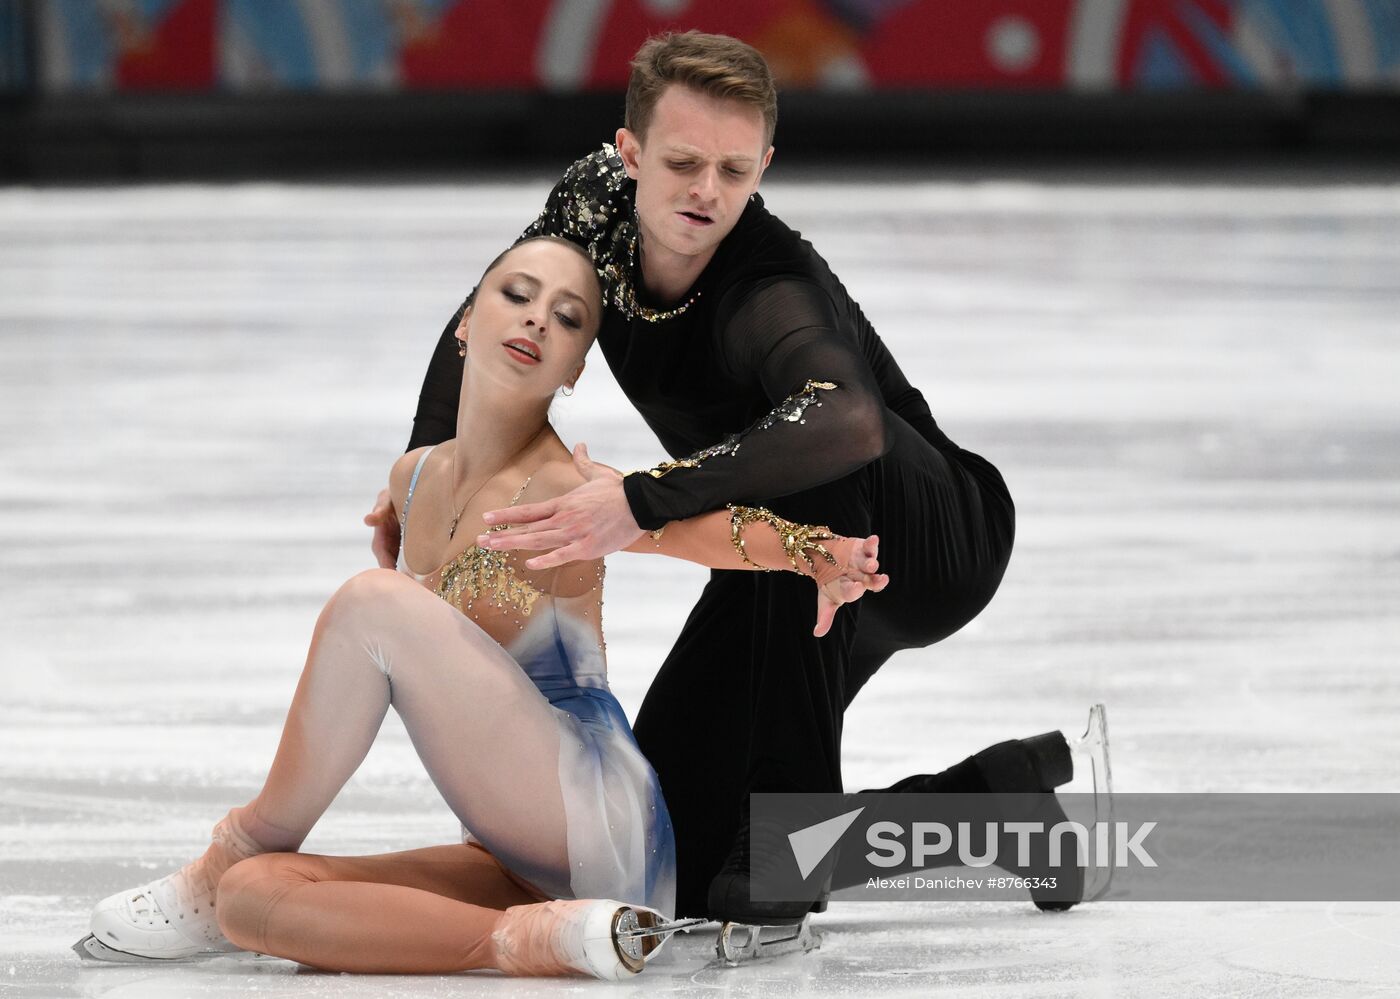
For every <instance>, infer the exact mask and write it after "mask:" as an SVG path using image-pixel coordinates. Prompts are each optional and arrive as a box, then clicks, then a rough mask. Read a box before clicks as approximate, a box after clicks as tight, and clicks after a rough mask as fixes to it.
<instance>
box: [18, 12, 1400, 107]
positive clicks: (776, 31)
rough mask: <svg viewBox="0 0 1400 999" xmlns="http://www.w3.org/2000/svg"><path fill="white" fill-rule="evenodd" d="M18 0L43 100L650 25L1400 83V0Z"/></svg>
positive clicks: (836, 50)
mask: <svg viewBox="0 0 1400 999" xmlns="http://www.w3.org/2000/svg"><path fill="white" fill-rule="evenodd" d="M0 3H3V4H4V6H5V7H8V8H9V15H8V16H7V17H4V18H3V20H4V21H6V22H9V23H8V26H7V27H5V28H0V44H3V46H4V48H3V51H4V52H5V53H6V55H5V57H4V58H5V59H6V63H7V65H5V66H4V68H3V70H0V78H4V79H6V80H8V81H11V83H13V81H16V80H18V79H21V78H23V77H24V75H25V73H26V68H25V66H24V64H23V59H22V53H21V52H20V50H19V49H18V48H17V47H16V46H15V45H14V44H13V39H14V35H15V26H14V23H13V22H14V21H15V19H16V12H17V11H18V10H20V9H21V8H24V9H27V10H28V11H30V16H31V17H32V19H33V25H32V30H33V38H34V46H35V51H36V54H37V59H36V60H35V65H34V67H33V80H34V83H35V84H36V85H37V86H38V87H39V89H41V90H42V91H43V92H45V93H67V92H73V91H85V90H86V91H91V90H98V91H139V90H152V89H159V90H178V91H204V92H207V91H211V90H221V91H226V92H228V91H232V92H257V91H266V90H268V89H295V90H320V91H336V90H344V89H346V88H354V89H373V90H423V89H430V90H438V89H443V88H452V89H461V88H489V89H512V90H519V89H524V90H532V89H538V88H545V89H550V90H580V89H582V90H596V89H616V88H618V87H620V86H622V85H623V84H624V83H625V82H626V73H627V59H628V57H629V56H630V55H631V53H632V52H633V51H634V50H635V49H636V47H637V45H638V44H639V43H640V42H641V41H642V40H643V39H644V38H646V37H647V36H648V35H650V34H655V33H657V32H661V31H668V30H684V29H686V28H699V29H701V30H705V31H717V32H724V33H726V34H731V35H735V36H737V37H739V38H743V39H744V40H746V41H748V42H750V43H751V44H753V45H755V46H756V47H758V48H759V49H760V50H762V51H763V52H764V54H765V55H766V56H767V57H768V58H769V60H770V61H771V63H772V65H773V67H774V69H775V71H776V73H777V75H778V77H779V79H780V81H781V83H782V84H783V85H784V86H787V87H799V88H835V89H842V90H851V89H856V90H864V89H882V88H892V87H893V88H907V87H921V88H922V87H932V88H940V89H946V88H954V89H966V88H978V89H985V88H997V89H1002V88H1014V89H1025V90H1081V89H1103V88H1109V89H1116V90H1137V89H1162V88H1168V89H1173V88H1183V87H1187V88H1189V87H1212V88H1222V87H1223V88H1246V89H1253V88H1279V87H1296V86H1299V85H1305V86H1308V87H1325V88H1343V89H1356V88H1365V89H1371V88H1388V89H1396V88H1400V6H1398V5H1397V3H1396V2H1395V0H824V2H823V0H773V2H767V3H764V2H748V3H738V2H734V0H613V2H607V0H300V2H298V0H42V2H39V3H33V4H21V3H20V2H19V0H0ZM16 58H19V59H20V64H19V65H18V66H16V65H14V64H13V62H14V60H15V59H16Z"/></svg>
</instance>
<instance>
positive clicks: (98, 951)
mask: <svg viewBox="0 0 1400 999" xmlns="http://www.w3.org/2000/svg"><path fill="white" fill-rule="evenodd" d="M73 953H75V954H77V955H78V956H79V957H80V958H82V959H83V960H84V961H100V962H102V963H104V964H185V963H188V962H190V961H194V960H198V959H199V958H209V957H218V956H219V955H217V954H200V955H197V956H196V957H142V956H141V955H140V954H128V953H127V952H126V951H124V950H117V949H116V948H115V947H108V946H107V945H106V944H105V943H103V942H102V941H101V940H99V939H97V938H96V937H95V936H93V935H92V934H91V933H89V934H88V935H87V936H85V937H83V938H82V939H81V940H79V941H78V942H77V943H75V944H74V945H73Z"/></svg>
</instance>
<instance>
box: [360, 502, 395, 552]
mask: <svg viewBox="0 0 1400 999" xmlns="http://www.w3.org/2000/svg"><path fill="white" fill-rule="evenodd" d="M365 525H366V526H368V527H372V528H374V540H373V541H372V542H370V546H369V549H370V551H372V552H374V558H375V561H377V562H378V563H379V567H380V568H381V569H392V568H394V567H395V566H397V565H398V564H399V515H398V514H397V513H395V512H394V501H393V500H391V499H390V498H389V490H387V489H381V490H379V496H378V498H376V499H375V501H374V509H373V510H371V511H370V512H369V513H367V514H365Z"/></svg>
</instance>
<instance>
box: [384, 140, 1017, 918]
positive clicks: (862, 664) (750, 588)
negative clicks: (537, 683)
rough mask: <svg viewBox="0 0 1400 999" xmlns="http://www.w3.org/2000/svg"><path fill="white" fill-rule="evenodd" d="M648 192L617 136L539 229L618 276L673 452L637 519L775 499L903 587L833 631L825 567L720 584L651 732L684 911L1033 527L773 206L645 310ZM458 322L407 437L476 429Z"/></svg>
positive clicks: (653, 702)
mask: <svg viewBox="0 0 1400 999" xmlns="http://www.w3.org/2000/svg"><path fill="white" fill-rule="evenodd" d="M635 190H636V184H635V182H634V181H632V180H631V179H629V178H628V177H627V175H626V173H625V171H624V169H623V164H622V161H621V159H620V158H619V157H618V156H617V154H616V152H615V151H614V150H613V149H612V148H611V147H610V146H605V147H604V148H603V149H602V151H600V152H597V153H594V154H593V155H591V156H588V157H585V158H584V159H582V160H580V161H579V162H577V163H575V164H574V165H573V166H572V167H571V168H570V169H569V171H568V172H567V173H566V174H565V176H564V179H563V180H562V181H560V183H559V184H558V185H557V186H556V187H555V188H554V190H553V191H552V192H551V193H550V196H549V200H548V201H547V203H546V206H545V210H544V212H543V213H542V214H541V215H540V217H539V218H538V219H537V220H536V221H535V222H534V223H533V224H532V225H531V226H530V227H529V228H528V229H527V230H526V231H525V234H524V235H526V236H531V235H538V234H555V235H561V236H565V237H567V238H569V239H571V240H573V241H575V242H577V243H579V244H581V245H582V246H584V247H585V248H586V249H588V250H589V252H590V253H591V254H592V255H593V258H594V260H595V262H596V263H597V265H598V269H599V273H600V274H601V275H602V276H603V278H604V280H605V282H606V285H607V289H606V296H607V302H608V308H607V310H606V312H605V315H604V318H603V323H602V329H601V331H600V332H599V335H598V343H599V346H600V347H601V349H602V351H603V356H604V357H606V358H607V361H608V365H609V366H610V367H611V368H612V371H613V374H614V375H615V376H616V378H617V381H618V384H620V385H621V386H622V389H623V391H624V392H626V393H627V396H628V398H629V399H631V401H632V403H633V405H635V406H636V407H637V410H638V411H639V412H640V413H641V414H642V417H643V418H644V419H645V420H646V421H647V424H648V425H649V426H650V427H651V428H652V430H653V431H654V432H655V433H656V436H657V437H658V438H659V439H660V441H661V444H662V446H663V447H664V448H665V449H666V451H667V452H668V453H669V454H670V455H671V456H672V458H673V460H672V461H670V462H667V463H665V464H662V465H659V466H658V467H656V468H654V469H650V470H648V471H646V472H638V473H633V474H630V475H628V476H627V478H626V479H625V480H624V483H623V484H624V488H625V490H626V494H627V500H628V503H629V505H630V506H631V509H632V514H633V516H634V517H635V518H636V521H637V523H638V525H640V526H641V527H643V528H646V529H649V530H650V529H655V528H659V527H661V526H662V525H664V524H666V523H668V522H669V521H672V520H680V519H683V518H686V517H690V516H693V515H696V514H699V513H704V512H706V511H709V510H715V509H719V508H722V507H724V506H725V504H727V503H742V504H748V505H755V506H757V505H766V506H770V507H772V508H773V509H774V510H776V511H778V512H779V513H780V514H781V515H782V516H784V517H786V518H788V519H790V520H794V521H798V522H805V523H813V524H826V525H829V526H830V527H831V528H832V529H833V530H834V531H837V532H839V533H841V534H844V535H848V536H852V537H862V536H865V535H867V534H871V533H875V534H878V535H879V536H880V556H879V558H880V570H881V572H884V573H888V574H889V577H890V584H889V586H888V587H887V588H886V589H885V590H884V591H883V592H881V593H869V594H866V595H865V596H864V597H863V598H862V599H861V600H859V601H857V602H856V603H854V604H851V605H849V606H847V607H843V608H842V609H841V611H840V612H839V613H838V614H837V616H836V622H835V625H834V626H833V627H832V629H831V631H830V633H828V634H827V635H826V636H825V637H823V638H820V639H818V638H814V637H813V636H812V627H813V624H814V619H815V604H816V601H815V599H814V594H813V591H812V584H811V582H810V581H809V580H807V579H804V578H802V577H800V576H798V575H796V574H792V573H776V572H775V573H762V572H742V571H714V572H713V573H712V574H711V577H710V581H709V583H708V584H707V585H706V586H705V589H704V592H703V594H702V595H701V597H700V600H699V602H698V603H697V604H696V606H695V609H694V610H693V611H692V612H691V614H690V617H689V619H688V620H687V621H686V624H685V628H684V630H683V631H682V632H681V635H680V637H679V638H678V639H677V640H676V644H675V647H674V648H673V649H672V650H671V653H670V655H669V656H667V658H666V661H665V663H664V664H663V665H662V666H661V668H660V670H659V671H658V673H657V675H656V678H655V680H654V681H653V682H652V685H651V689H650V690H649V691H648V693H647V696H646V699H645V701H644V702H643V704H642V707H641V711H640V712H639V713H638V716H637V719H636V724H635V726H634V728H635V731H636V735H637V740H638V742H639V743H640V745H641V748H642V751H643V752H644V753H645V754H646V756H647V757H648V759H650V761H651V763H652V765H653V766H654V767H655V768H656V771H657V773H658V774H659V776H660V778H661V786H662V790H663V792H664V793H665V796H666V801H667V805H668V807H669V808H670V811H671V815H672V818H673V821H674V824H675V831H676V847H677V855H678V862H679V872H678V873H679V886H678V899H677V912H678V914H703V913H705V912H706V909H707V900H706V891H707V887H708V886H709V884H710V881H711V879H712V878H713V877H714V876H715V874H716V873H717V872H718V871H719V870H720V869H721V867H722V866H723V865H724V863H725V859H726V856H727V855H729V853H730V850H731V847H732V846H733V844H734V842H735V838H736V835H737V833H738V832H739V829H740V825H741V823H742V821H743V819H742V816H743V813H744V806H745V803H746V801H747V795H748V794H749V793H750V792H758V791H839V790H841V752H840V750H841V723H842V713H843V712H844V710H845V708H846V706H847V705H848V704H850V703H851V700H852V699H853V698H854V697H855V695H856V693H857V692H858V691H859V690H860V688H861V686H862V685H863V684H864V683H865V682H866V681H867V680H868V679H869V678H870V676H871V675H872V674H873V673H874V672H875V670H877V669H878V668H879V667H880V665H881V664H883V663H884V662H885V660H886V659H888V658H889V657H890V656H891V655H892V654H893V653H894V652H896V651H898V650H900V649H908V648H919V647H922V646H926V645H930V644H932V643H934V642H937V641H939V640H941V639H943V638H946V637H948V636H949V635H951V634H952V633H953V632H955V631H957V630H958V629H959V628H961V627H962V626H963V625H964V624H966V623H967V622H968V621H970V620H971V619H972V618H973V617H974V616H976V614H977V613H978V612H979V611H981V609H982V608H983V607H984V606H986V604H987V602H988V601H989V600H990V599H991V598H992V594H993V593H995V592H996V589H997V586H998V584H999V583H1000V582H1001V578H1002V574H1003V572H1004V571H1005V569H1006V564H1007V560H1008V559H1009V557H1010V554H1011V546H1012V538H1013V535H1014V522H1015V517H1014V508H1013V506H1012V503H1011V497H1010V495H1009V494H1008V492H1007V489H1006V485H1005V483H1004V482H1003V481H1002V478H1001V475H1000V474H999V473H998V472H997V470H996V469H995V468H994V467H993V466H992V465H991V464H990V463H988V462H987V461H985V460H984V459H982V458H981V457H979V456H978V455H975V454H973V453H971V452H969V451H965V450H963V449H962V448H960V447H958V446H957V445H956V444H954V443H953V442H952V441H951V440H949V439H948V437H947V436H946V435H945V434H944V433H943V432H942V431H941V430H939V428H938V425H937V423H935V422H934V419H933V416H932V415H931V414H930V412H929V407H928V404H927V403H926V402H925V401H924V397H923V396H922V395H921V394H920V393H919V391H918V390H917V389H915V388H914V387H913V386H911V385H910V384H909V382H908V381H907V380H906V379H905V377H904V375H903V373H902V372H901V371H900V370H899V366H898V365H897V364H896V363H895V361H894V358H893V357H891V356H890V353H889V351H888V350H886V349H885V346H884V344H883V343H882V342H881V341H880V338H879V337H878V336H877V335H876V333H875V331H874V329H872V328H871V326H870V323H869V322H868V321H867V320H866V318H865V316H864V315H863V314H862V313H861V311H860V308H859V306H857V305H856V303H855V302H854V301H852V300H851V297H850V296H849V295H848V294H847V293H846V290H845V288H843V287H842V286H841V283H840V282H839V281H838V280H837V279H836V277H835V275H833V274H832V273H831V270H830V268H829V267H828V266H827V265H826V262H825V261H824V260H822V258H821V257H820V256H818V255H817V253H816V251H815V250H813V248H812V246H811V245H810V244H809V243H808V242H806V241H805V240H804V239H802V238H801V236H800V235H799V234H798V233H796V232H794V231H793V230H792V229H789V228H788V227H787V226H786V225H784V224H783V223H782V222H781V221H779V220H778V219H777V218H775V217H774V216H773V215H772V214H770V213H769V211H768V210H767V209H766V208H765V207H764V205H763V200H762V198H760V197H758V196H757V195H755V196H754V198H753V199H752V200H751V201H750V203H749V204H748V205H747V207H746V209H745V211H744V214H743V216H742V217H741V218H740V220H739V222H738V224H737V225H736V226H735V227H734V230H733V231H732V232H731V233H730V234H729V235H728V236H726V237H725V239H724V240H723V242H721V243H720V245H719V247H718V249H717V251H716V252H715V255H714V258H713V259H712V260H711V261H710V263H709V265H708V266H707V267H706V268H705V270H704V272H703V273H702V274H701V275H700V277H699V278H698V279H697V281H696V283H695V285H694V286H693V287H692V288H691V290H690V291H689V292H688V293H687V295H686V296H685V297H684V298H683V299H682V302H681V304H680V305H672V306H662V307H657V308H651V307H648V305H647V304H646V302H645V291H644V289H643V288H642V286H641V280H640V272H639V268H638V264H639V262H638V260H637V239H638V234H637V223H636V215H635V210H634V208H633V194H634V192H635ZM460 316H461V310H459V311H458V313H457V315H455V316H454V317H453V319H452V321H451V322H450V323H448V325H447V328H446V329H445V330H444V331H443V335H442V339H441V341H440V342H439V344H438V347H437V350H436V352H435V353H434V355H433V358H432V362H431V364H430V366H429V369H428V373H427V377H426V379H425V381H424V384H423V391H422V394H421V396H420V398H419V405H418V412H417V415H416V417H415V420H414V429H413V435H412V439H411V440H410V442H409V447H410V449H411V448H414V447H419V446H421V445H424V444H433V443H438V442H440V441H443V440H446V439H447V438H450V437H451V436H452V435H453V434H454V433H455V432H456V426H455V424H456V412H457V403H458V395H459V392H460V387H461V365H462V361H461V359H460V357H459V356H458V353H457V342H456V340H455V338H454V336H453V333H454V331H455V329H456V327H457V322H458V320H459V318H460ZM955 769H956V768H955ZM950 773H951V771H950ZM948 789H954V788H948ZM983 789H984V788H983Z"/></svg>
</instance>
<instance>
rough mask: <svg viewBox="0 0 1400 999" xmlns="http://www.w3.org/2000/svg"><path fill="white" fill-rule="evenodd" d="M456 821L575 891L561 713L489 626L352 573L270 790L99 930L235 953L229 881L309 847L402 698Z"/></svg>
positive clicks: (122, 900) (101, 908) (300, 696)
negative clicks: (227, 908)
mask: <svg viewBox="0 0 1400 999" xmlns="http://www.w3.org/2000/svg"><path fill="white" fill-rule="evenodd" d="M391 704H392V705H393V706H394V708H395V709H396V710H397V711H398V712H399V714H400V716H401V717H402V719H403V722H404V726H405V728H406V729H407V730H408V733H409V736H410V738H411V739H412V741H413V744H414V747H415V748H416V749H417V751H418V754H419V756H420V758H421V759H422V760H423V763H424V766H425V767H426V768H427V771H428V774H429V776H430V777H431V778H432V780H433V782H434V783H435V784H436V785H437V787H438V790H439V791H440V792H441V793H442V796H443V798H444V799H445V800H446V801H447V803H448V805H449V806H450V807H451V808H452V810H453V811H454V812H455V813H456V814H457V816H458V817H459V818H460V819H461V820H462V821H463V822H464V823H465V824H466V825H467V826H468V827H469V828H471V830H472V831H473V833H474V834H475V835H476V836H477V837H478V838H479V839H481V840H482V841H483V842H485V843H487V844H489V845H490V846H491V847H492V849H493V850H494V851H495V852H496V854H497V855H498V856H500V858H501V860H502V861H503V862H505V863H507V864H508V865H509V866H510V867H511V869H512V870H515V871H517V872H520V873H522V874H523V875H524V876H526V877H527V878H529V880H530V881H532V882H534V883H536V884H539V885H541V886H542V887H543V888H545V890H547V891H550V892H552V893H554V894H567V893H568V888H569V866H568V864H569V862H568V843H567V836H566V829H565V815H564V805H563V795H562V793H561V791H560V788H559V762H558V761H559V749H560V732H561V728H560V724H559V721H558V718H557V712H556V711H555V709H554V708H552V707H551V706H550V705H549V703H548V701H546V700H545V698H544V696H543V695H542V694H541V693H540V692H539V691H538V689H536V687H535V686H534V684H533V683H531V682H530V680H529V678H527V677H526V676H525V674H524V673H523V671H522V670H521V669H520V667H519V665H518V664H517V663H516V662H515V661H514V660H513V659H511V657H510V656H509V655H508V654H507V653H506V652H505V650H504V649H502V648H501V646H500V645H499V644H497V643H496V642H495V641H494V640H492V639H491V638H490V637H489V636H488V635H486V634H485V633H484V632H483V631H482V630H481V629H480V628H479V627H477V625H476V624H474V623H473V622H472V621H470V620H468V619H467V618H466V617H464V616H463V615H462V614H461V613H460V612H459V611H457V610H456V609H455V608H453V607H451V606H449V605H448V604H447V603H445V602H444V601H442V600H441V599H439V598H438V597H437V596H435V595H434V594H432V593H430V592H428V591H427V590H425V589H424V588H423V587H422V586H420V585H418V584H417V583H414V582H413V581H412V580H410V579H409V578H408V577H406V576H404V575H402V574H400V573H396V572H393V571H391V570H385V569H376V570H372V571H370V572H366V573H361V574H360V575H358V576H356V577H354V578H353V579H351V580H349V581H348V582H347V583H346V584H345V585H344V586H342V587H341V588H340V589H339V590H338V591H337V592H336V594H335V595H334V596H333V597H332V598H331V600H330V601H329V602H328V603H327V604H326V607H325V609H324V610H323V611H322V613H321V616H320V619H319V620H318V621H317V624H316V630H315V634H314V635H313V638H312V642H311V649H310V652H309V653H308V655H307V660H306V666H305V668H304V669H303V671H302V675H301V680H300V682H299V683H298V685H297V690H296V694H295V696H294V697H293V699H292V706H291V709H290V711H289V712H288V715H287V721H286V724H285V726H284V728H283V732H282V740H281V743H280V744H279V746H278V749H277V754H276V758H275V759H274V761H273V764H272V768H271V770H270V772H269V774H268V778H267V781H266V783H265V784H264V786H263V789H262V790H261V791H260V792H259V793H258V795H257V796H256V797H255V798H254V799H253V800H252V801H251V802H249V803H248V804H247V805H246V806H243V807H242V808H235V809H234V810H233V811H232V812H230V814H229V815H228V816H227V817H226V819H225V820H223V821H221V822H220V823H219V826H218V827H216V835H215V842H214V844H213V845H211V846H210V848H209V850H208V851H207V852H206V853H205V854H204V856H202V857H201V858H199V859H198V860H196V861H195V862H193V863H191V864H189V865H186V867H184V868H182V869H181V870H180V871H178V872H176V873H175V874H173V875H171V876H169V877H167V878H164V879H161V881H158V882H153V883H152V884H151V885H147V886H144V887H143V888H140V889H136V890H134V891H133V892H127V893H122V894H119V895H115V896H112V897H111V898H109V899H105V900H104V901H103V902H101V903H99V904H98V907H97V909H96V910H95V911H94V917H93V924H92V931H93V934H94V936H96V937H97V939H99V940H100V941H101V942H103V943H105V944H107V945H108V946H109V947H113V948H116V949H117V950H122V951H126V952H129V953H136V954H142V955H145V956H153V957H157V956H158V957H178V956H182V955H184V954H188V953H195V952H198V951H202V950H206V949H209V948H211V947H212V948H214V949H217V948H218V947H220V946H221V945H222V946H227V945H226V943H225V942H224V941H223V939H222V935H221V934H220V933H219V929H218V926H217V922H216V913H215V909H216V906H215V904H214V903H215V901H216V899H215V886H216V885H217V884H218V883H219V880H220V878H221V877H222V875H223V874H224V873H225V872H226V871H227V870H228V869H229V868H230V867H232V866H233V865H234V864H235V863H237V862H238V861H239V860H242V859H244V858H246V857H248V856H250V855H253V854H257V853H271V852H289V851H295V850H296V849H297V848H298V847H300V845H301V843H302V841H303V840H304V839H305V838H306V835H307V834H308V833H309V832H310V831H311V828H312V826H313V825H314V824H315V823H316V820H317V819H319V818H320V816H321V814H322V813H323V812H324V811H325V809H326V807H327V806H328V805H329V804H330V802H331V801H332V800H333V799H334V798H335V796H336V794H337V793H338V792H339V790H340V788H341V787H342V786H343V785H344V784H345V782H346V781H347V780H348V779H349V778H350V775H351V774H353V773H354V772H355V770H356V768H357V767H358V766H359V765H360V763H361V761H362V760H363V759H364V757H365V755H366V753H368V751H369V748H370V746H371V745H372V744H373V742H374V739H375V736H376V735H377V733H378V731H379V727H380V725H381V724H382V722H383V720H384V715H385V714H386V712H387V711H388V709H389V706H390V705H391Z"/></svg>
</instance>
